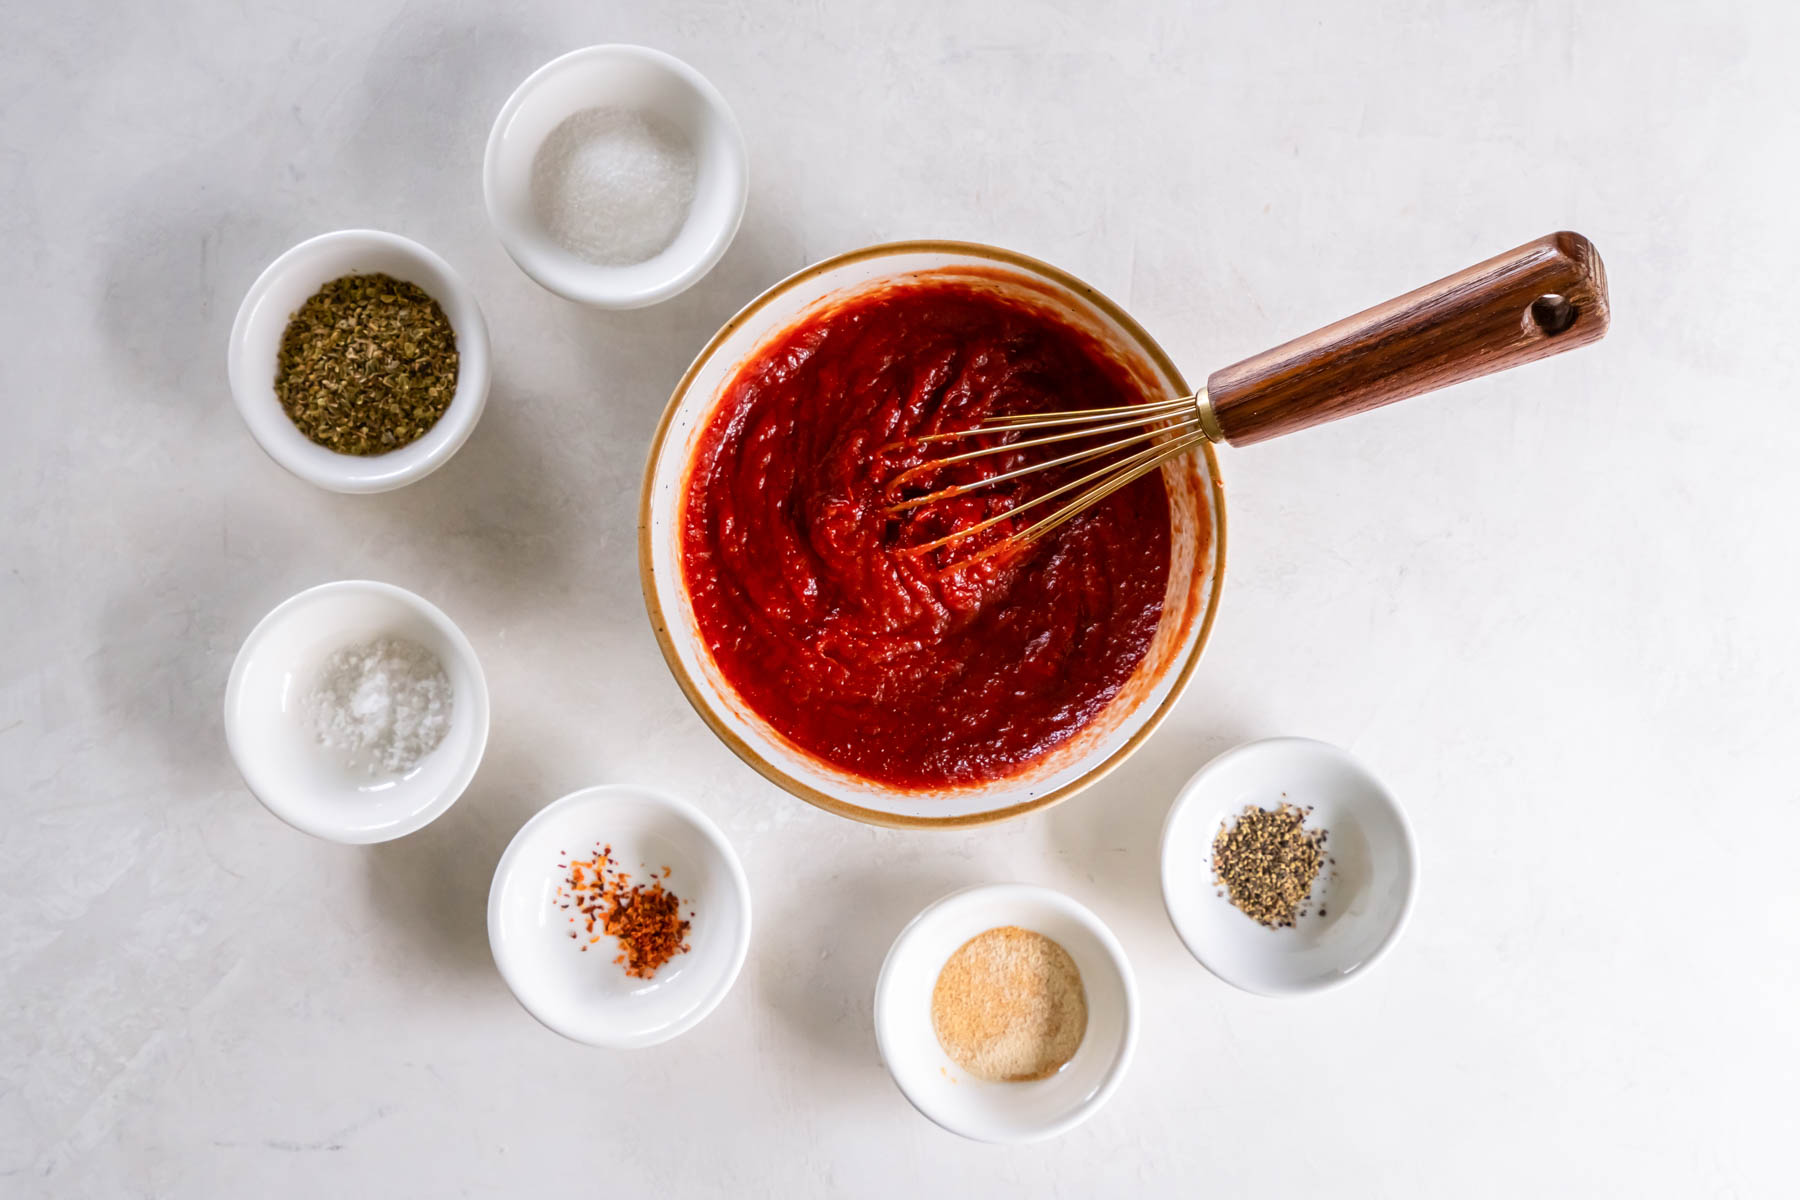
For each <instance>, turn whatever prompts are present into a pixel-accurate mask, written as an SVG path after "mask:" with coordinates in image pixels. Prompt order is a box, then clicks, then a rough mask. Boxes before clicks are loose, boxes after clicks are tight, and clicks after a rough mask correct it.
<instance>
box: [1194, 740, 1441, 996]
mask: <svg viewBox="0 0 1800 1200" xmlns="http://www.w3.org/2000/svg"><path fill="white" fill-rule="evenodd" d="M1284 802H1285V803H1288V804H1293V805H1296V806H1298V807H1301V808H1308V807H1310V808H1311V809H1312V814H1311V815H1310V816H1309V817H1308V818H1307V822H1306V823H1307V826H1308V827H1309V828H1313V829H1324V830H1325V831H1326V832H1327V834H1328V835H1329V836H1328V837H1327V840H1326V842H1325V853H1326V856H1327V859H1328V861H1327V864H1326V866H1325V868H1324V870H1323V871H1322V872H1321V873H1320V876H1319V879H1318V880H1317V881H1315V882H1314V884H1313V890H1312V894H1311V898H1310V900H1309V901H1308V902H1307V904H1305V905H1304V906H1303V907H1305V908H1307V909H1309V910H1311V915H1309V916H1304V917H1300V918H1299V919H1298V921H1297V922H1296V924H1294V925H1293V926H1292V927H1290V928H1286V929H1270V928H1267V927H1266V926H1263V925H1259V924H1257V923H1256V922H1255V921H1253V920H1252V919H1250V918H1249V917H1247V916H1245V915H1244V914H1243V913H1242V912H1240V911H1238V910H1237V909H1236V908H1234V907H1232V904H1231V901H1230V899H1229V898H1226V897H1221V896H1220V895H1219V892H1220V891H1222V890H1223V889H1222V888H1220V887H1219V886H1217V885H1215V884H1214V883H1213V870H1212V847H1213V839H1214V837H1216V836H1217V834H1218V832H1219V829H1220V827H1221V826H1222V825H1224V824H1225V823H1227V822H1229V821H1232V820H1234V819H1235V818H1236V817H1237V816H1238V814H1239V813H1241V812H1243V810H1244V808H1245V806H1246V805H1255V806H1257V807H1258V808H1266V809H1273V808H1275V807H1277V806H1278V805H1280V804H1282V803H1284ZM1417 876H1418V850H1417V848H1416V847H1415V845H1414V843H1413V833H1412V827H1411V826H1410V825H1408V824H1407V821H1406V814H1405V813H1404V812H1402V811H1401V810H1400V805H1399V804H1398V803H1397V802H1396V801H1395V800H1394V798H1393V796H1391V795H1390V794H1389V793H1388V791H1387V789H1386V788H1384V787H1382V786H1381V783H1380V781H1379V780H1377V779H1376V778H1375V777H1374V776H1373V775H1371V774H1370V773H1369V772H1368V770H1367V769H1366V768H1365V767H1363V766H1362V764H1360V763H1358V762H1357V761H1356V760H1355V759H1353V758H1351V757H1350V756H1349V755H1348V754H1346V753H1345V752H1344V751H1342V750H1340V749H1338V748H1337V747H1336V746H1332V745H1328V744H1326V743H1325V742H1316V741H1313V740H1312V739H1311V738H1294V737H1284V738H1269V739H1267V740H1265V741H1260V742H1249V743H1246V744H1245V745H1242V746H1238V747H1236V748H1234V749H1231V750H1227V751H1226V752H1225V753H1223V754H1221V755H1219V756H1218V757H1217V758H1215V759H1213V760H1212V761H1211V762H1209V763H1207V764H1206V765H1205V766H1204V767H1201V768H1200V770H1199V771H1198V772H1197V773H1196V774H1195V775H1194V777H1193V778H1192V779H1190V780H1188V782H1187V784H1186V786H1184V787H1183V788H1182V789H1181V792H1180V794H1179V795H1178V796H1176V798H1175V804H1174V806H1173V807H1172V808H1170V810H1169V816H1168V819H1167V820H1166V821H1164V823H1163V833H1162V890H1163V906H1164V907H1165V908H1166V909H1168V913H1169V920H1170V921H1171V922H1172V923H1173V924H1174V926H1175V932H1176V933H1177V934H1178V935H1179V936H1180V938H1181V940H1182V942H1183V943H1184V944H1186V946H1187V948H1188V950H1189V951H1190V952H1191V953H1192V954H1193V956H1194V957H1195V958H1197V959H1199V960H1200V962H1201V964H1202V965H1203V966H1205V967H1206V969H1207V970H1209V971H1211V972H1212V973H1213V974H1214V975H1217V976H1218V977H1219V978H1220V979H1223V980H1224V981H1225V982H1226V983H1229V984H1232V985H1233V986H1236V987H1240V988H1243V989H1244V990H1245V991H1247V992H1256V993H1259V994H1261V995H1265V996H1292V995H1299V994H1302V993H1306V992H1318V991H1323V990H1325V989H1327V988H1332V987H1336V986H1338V985H1339V984H1343V983H1347V982H1349V980H1350V979H1352V978H1353V977H1354V976H1356V975H1357V974H1359V973H1360V972H1362V971H1365V970H1367V969H1368V968H1369V967H1370V966H1371V965H1372V964H1373V963H1374V962H1375V961H1376V960H1377V959H1379V958H1380V957H1381V956H1382V955H1383V954H1385V953H1386V952H1387V951H1388V949H1389V948H1390V947H1391V946H1393V944H1394V943H1395V942H1396V941H1397V940H1399V937H1400V932H1401V930H1403V929H1404V928H1405V927H1406V919H1407V917H1408V916H1409V915H1411V913H1412V904H1413V893H1414V890H1415V884H1416V880H1417ZM1321 907H1322V908H1323V909H1324V910H1325V915H1324V916H1323V917H1321V916H1320V915H1319V910H1320V908H1321Z"/></svg>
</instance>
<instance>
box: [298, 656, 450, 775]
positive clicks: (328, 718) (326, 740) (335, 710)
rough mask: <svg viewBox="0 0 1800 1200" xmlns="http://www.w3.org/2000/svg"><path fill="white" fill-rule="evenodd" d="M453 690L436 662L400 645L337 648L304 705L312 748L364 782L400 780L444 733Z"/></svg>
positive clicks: (447, 724) (435, 747)
mask: <svg viewBox="0 0 1800 1200" xmlns="http://www.w3.org/2000/svg"><path fill="white" fill-rule="evenodd" d="M454 703H455V690H454V689H453V688H452V687H451V684H450V677H449V676H448V675H446V674H445V673H444V664H443V663H441V662H439V661H438V658H437V655H435V654H433V653H432V652H431V651H429V650H427V649H426V648H425V647H423V646H421V645H419V644H418V643H416V642H409V641H406V640H405V639H402V638H377V639H375V640H374V641H372V642H365V643H360V644H357V645H351V646H345V647H343V648H342V649H340V650H337V651H335V652H334V653H333V654H332V655H331V657H329V658H327V659H326V660H325V665H324V666H323V668H321V670H320V671H319V678H318V680H317V682H315V683H314V685H313V689H312V691H311V692H310V693H308V695H307V698H306V711H307V716H308V718H309V720H310V721H311V723H312V728H313V732H314V733H315V734H316V735H317V736H318V739H319V743H320V744H321V745H323V746H325V747H327V748H329V749H332V750H336V751H338V752H339V753H340V754H342V755H343V758H344V765H345V766H347V767H349V768H350V769H351V770H363V771H366V772H367V773H368V774H370V775H376V774H387V775H404V774H406V773H407V772H408V771H411V770H412V769H413V768H414V767H416V766H418V765H419V762H420V760H421V759H423V758H424V757H425V756H426V755H427V754H430V753H431V752H432V751H433V750H435V749H437V747H438V743H440V742H442V741H443V740H444V735H445V734H447V733H449V732H450V715H451V711H452V707H453V705H454Z"/></svg>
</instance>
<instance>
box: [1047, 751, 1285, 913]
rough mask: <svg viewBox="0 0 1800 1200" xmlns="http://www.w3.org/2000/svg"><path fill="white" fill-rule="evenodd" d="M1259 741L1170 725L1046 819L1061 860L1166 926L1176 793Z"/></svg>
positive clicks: (1109, 894) (1128, 908)
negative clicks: (1166, 832) (1167, 830)
mask: <svg viewBox="0 0 1800 1200" xmlns="http://www.w3.org/2000/svg"><path fill="white" fill-rule="evenodd" d="M1258 736H1262V735H1260V734H1255V733H1245V732H1243V731H1242V730H1240V729H1238V728H1237V727H1235V726H1220V725H1209V726H1206V727H1204V728H1195V727H1193V726H1188V725H1185V724H1183V722H1182V721H1181V719H1180V717H1179V716H1177V717H1173V718H1171V719H1170V720H1168V721H1166V722H1165V723H1164V724H1163V726H1162V728H1161V729H1159V730H1157V731H1156V732H1155V733H1154V734H1152V735H1151V736H1150V737H1149V739H1147V740H1146V741H1145V742H1144V744H1143V746H1142V747H1140V748H1139V750H1138V751H1137V753H1136V754H1134V755H1132V756H1131V757H1130V758H1129V759H1127V760H1126V761H1125V763H1124V764H1123V765H1122V766H1120V767H1119V768H1118V769H1117V770H1116V771H1114V772H1113V773H1112V774H1111V775H1109V776H1107V777H1106V778H1105V779H1103V780H1101V781H1100V782H1099V783H1097V784H1095V785H1094V786H1093V787H1092V788H1090V789H1088V790H1087V791H1086V792H1084V793H1082V794H1081V795H1079V796H1076V797H1074V798H1072V799H1070V800H1068V801H1066V802H1064V803H1062V804H1059V805H1057V806H1056V807H1055V808H1053V809H1051V810H1050V811H1049V813H1048V814H1046V816H1045V818H1044V819H1045V823H1046V825H1047V826H1048V830H1049V838H1050V843H1051V846H1052V847H1053V848H1054V849H1055V851H1056V854H1057V859H1058V861H1059V862H1060V863H1061V864H1062V865H1063V866H1064V867H1065V868H1066V869H1068V870H1071V871H1074V872H1076V873H1077V874H1079V875H1081V876H1083V877H1084V878H1085V879H1086V880H1087V881H1088V882H1089V883H1091V884H1093V885H1094V886H1095V887H1096V888H1097V889H1098V890H1099V891H1100V892H1101V893H1103V894H1104V895H1105V896H1106V897H1107V900H1108V902H1109V903H1111V904H1115V905H1121V906H1124V908H1125V909H1126V911H1128V912H1129V913H1130V915H1131V917H1132V919H1133V920H1145V921H1151V922H1155V923H1162V921H1163V903H1162V869H1161V849H1162V845H1161V843H1162V826H1163V820H1164V818H1166V817H1167V816H1168V815H1169V807H1170V806H1171V805H1172V804H1173V803H1174V802H1175V796H1176V793H1178V792H1179V791H1180V790H1181V787H1182V785H1183V784H1185V783H1186V782H1187V781H1188V779H1189V777H1191V776H1192V775H1193V773H1194V772H1195V771H1198V770H1199V769H1200V768H1201V767H1203V766H1205V765H1206V763H1207V762H1208V761H1210V760H1211V759H1212V758H1214V757H1215V756H1217V755H1218V754H1220V753H1222V752H1224V751H1226V750H1229V749H1230V748H1231V747H1233V746H1235V745H1238V744H1239V743H1240V742H1246V741H1250V740H1252V739H1253V738H1255V737H1258Z"/></svg>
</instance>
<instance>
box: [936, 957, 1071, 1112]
mask: <svg viewBox="0 0 1800 1200" xmlns="http://www.w3.org/2000/svg"><path fill="white" fill-rule="evenodd" d="M1087 1016H1088V1014H1087V991H1086V989H1085V988H1083V987H1082V985H1081V969H1080V968H1079V967H1077V966H1076V965H1075V960H1074V959H1073V958H1071V957H1070V956H1069V952H1068V951H1067V950H1065V949H1063V948H1062V947H1061V946H1060V945H1058V944H1057V943H1056V942H1054V941H1052V940H1051V939H1050V938H1047V937H1045V936H1044V935H1043V934H1041V933H1033V932H1032V931H1031V930H1029V929H1020V928H1019V927H1018V926H1016V925H1002V926H1000V927H999V928H997V929H990V930H988V931H987V932H986V933H980V934H976V935H975V936H974V937H972V938H970V939H969V940H968V941H966V942H964V943H963V944H962V946H961V947H960V948H959V949H958V950H957V951H956V953H955V954H952V955H951V956H950V961H949V962H947V963H945V964H944V969H943V970H942V971H941V972H939V974H938V978H937V986H935V987H934V988H932V990H931V1024H932V1028H933V1029H934V1030H935V1031H936V1033H937V1038H938V1044H939V1045H941V1046H943V1048H944V1052H945V1053H946V1054H948V1055H949V1056H950V1058H951V1059H952V1061H954V1062H955V1063H956V1064H957V1065H958V1066H960V1067H961V1068H962V1069H963V1070H965V1071H967V1072H969V1074H971V1075H974V1076H976V1077H977V1078H980V1079H988V1080H994V1081H997V1082H1014V1081H1022V1080H1029V1079H1043V1078H1045V1077H1046V1076H1049V1075H1054V1074H1055V1073H1056V1072H1057V1071H1059V1070H1061V1069H1062V1066H1063V1064H1064V1063H1066V1062H1068V1061H1069V1060H1070V1059H1071V1058H1073V1057H1075V1051H1076V1050H1077V1049H1079V1048H1080V1046H1081V1039H1082V1038H1083V1037H1084V1036H1086V1034H1087Z"/></svg>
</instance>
